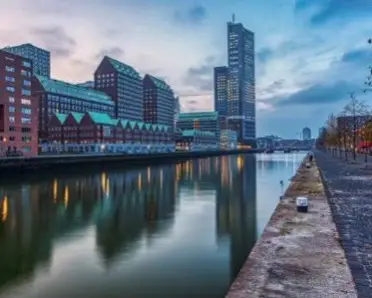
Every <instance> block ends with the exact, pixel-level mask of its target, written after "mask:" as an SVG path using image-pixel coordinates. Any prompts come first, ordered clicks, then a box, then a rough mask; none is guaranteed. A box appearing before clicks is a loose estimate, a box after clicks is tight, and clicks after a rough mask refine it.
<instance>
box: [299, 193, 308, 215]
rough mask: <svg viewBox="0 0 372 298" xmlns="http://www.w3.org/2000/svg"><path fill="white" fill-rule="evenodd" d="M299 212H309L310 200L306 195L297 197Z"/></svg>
mask: <svg viewBox="0 0 372 298" xmlns="http://www.w3.org/2000/svg"><path fill="white" fill-rule="evenodd" d="M296 206H297V212H307V210H308V206H309V202H308V199H307V198H306V197H297V199H296Z"/></svg>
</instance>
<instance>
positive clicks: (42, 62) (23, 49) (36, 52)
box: [4, 44, 50, 78]
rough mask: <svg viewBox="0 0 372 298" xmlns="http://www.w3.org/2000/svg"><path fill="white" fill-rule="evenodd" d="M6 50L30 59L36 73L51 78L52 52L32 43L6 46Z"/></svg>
mask: <svg viewBox="0 0 372 298" xmlns="http://www.w3.org/2000/svg"><path fill="white" fill-rule="evenodd" d="M4 50H5V51H7V52H10V53H13V54H16V55H19V56H22V57H24V58H28V59H30V60H31V61H32V66H33V73H34V74H36V75H41V76H45V77H48V78H50V52H48V51H46V50H44V49H41V48H38V47H35V46H34V45H32V44H23V45H19V46H14V47H6V48H4Z"/></svg>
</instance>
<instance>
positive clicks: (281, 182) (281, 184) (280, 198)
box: [279, 180, 284, 200]
mask: <svg viewBox="0 0 372 298" xmlns="http://www.w3.org/2000/svg"><path fill="white" fill-rule="evenodd" d="M280 186H281V188H282V194H281V196H280V197H279V200H282V199H283V197H284V182H283V180H280Z"/></svg>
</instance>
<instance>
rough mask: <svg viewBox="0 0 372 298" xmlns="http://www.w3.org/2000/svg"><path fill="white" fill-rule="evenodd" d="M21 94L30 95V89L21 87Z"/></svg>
mask: <svg viewBox="0 0 372 298" xmlns="http://www.w3.org/2000/svg"><path fill="white" fill-rule="evenodd" d="M22 95H24V96H30V95H31V91H30V90H26V89H22Z"/></svg>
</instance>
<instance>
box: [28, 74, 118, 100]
mask: <svg viewBox="0 0 372 298" xmlns="http://www.w3.org/2000/svg"><path fill="white" fill-rule="evenodd" d="M35 77H36V78H37V80H38V81H39V82H40V84H41V85H42V86H43V88H44V89H45V91H46V92H50V93H56V94H60V95H64V96H69V97H75V98H79V99H83V100H87V101H94V102H97V103H101V104H107V105H112V106H113V105H114V102H113V101H112V100H111V97H110V96H109V95H107V94H106V93H103V92H101V91H97V90H93V89H91V88H86V87H82V86H77V85H73V84H70V83H66V82H63V81H58V80H53V79H49V78H47V77H44V76H40V75H35Z"/></svg>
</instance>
